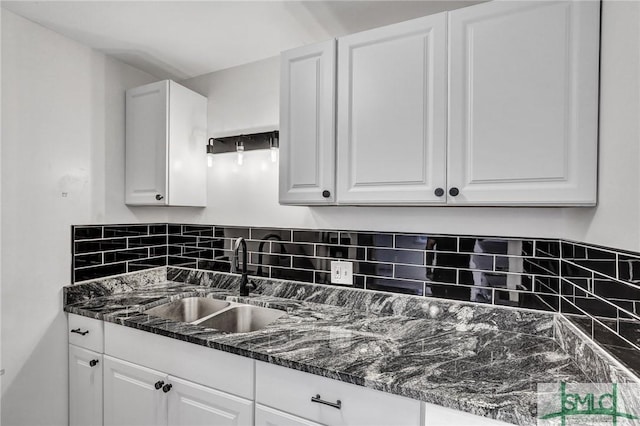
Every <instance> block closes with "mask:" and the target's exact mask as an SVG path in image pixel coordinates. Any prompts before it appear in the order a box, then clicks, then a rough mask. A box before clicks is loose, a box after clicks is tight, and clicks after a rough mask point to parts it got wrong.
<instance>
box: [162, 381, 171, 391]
mask: <svg viewBox="0 0 640 426" xmlns="http://www.w3.org/2000/svg"><path fill="white" fill-rule="evenodd" d="M172 387H173V385H172V384H171V383H167V384H166V385H164V386H163V387H162V392H164V393H167V392H169V391H170V390H171V388H172Z"/></svg>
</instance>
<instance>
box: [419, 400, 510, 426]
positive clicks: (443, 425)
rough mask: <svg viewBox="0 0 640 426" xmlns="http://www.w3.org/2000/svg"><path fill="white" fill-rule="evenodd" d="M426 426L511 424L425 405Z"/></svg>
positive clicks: (501, 425) (494, 425) (504, 425)
mask: <svg viewBox="0 0 640 426" xmlns="http://www.w3.org/2000/svg"><path fill="white" fill-rule="evenodd" d="M424 415H425V421H424V426H506V425H508V424H509V423H505V422H502V421H500V420H494V419H490V418H487V417H480V416H476V415H474V414H469V413H464V412H462V411H458V410H454V409H451V408H446V407H441V406H439V405H434V404H428V403H425V410H424Z"/></svg>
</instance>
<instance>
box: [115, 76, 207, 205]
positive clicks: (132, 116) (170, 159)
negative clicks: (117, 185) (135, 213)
mask: <svg viewBox="0 0 640 426" xmlns="http://www.w3.org/2000/svg"><path fill="white" fill-rule="evenodd" d="M126 115H127V117H126V153H125V162H126V166H125V173H126V179H125V182H126V183H125V194H126V196H125V201H126V203H127V204H129V205H167V206H194V207H204V206H206V202H207V166H206V140H207V139H206V138H207V98H205V97H204V96H201V95H199V94H198V93H195V92H193V91H192V90H189V89H187V88H186V87H183V86H181V85H179V84H177V83H175V82H173V81H170V80H164V81H160V82H157V83H152V84H147V85H144V86H141V87H136V88H134V89H129V90H127V95H126Z"/></svg>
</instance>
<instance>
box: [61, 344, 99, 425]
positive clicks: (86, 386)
mask: <svg viewBox="0 0 640 426" xmlns="http://www.w3.org/2000/svg"><path fill="white" fill-rule="evenodd" d="M69 425H70V426H99V425H102V354H99V353H96V352H93V351H89V350H86V349H82V348H79V347H77V346H74V345H69Z"/></svg>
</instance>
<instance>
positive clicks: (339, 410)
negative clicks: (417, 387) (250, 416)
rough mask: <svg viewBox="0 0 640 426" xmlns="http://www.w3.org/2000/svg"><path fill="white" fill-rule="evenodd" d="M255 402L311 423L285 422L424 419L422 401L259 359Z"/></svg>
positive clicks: (370, 423)
mask: <svg viewBox="0 0 640 426" xmlns="http://www.w3.org/2000/svg"><path fill="white" fill-rule="evenodd" d="M276 389H277V392H276V391H274V390H276ZM256 403H257V404H259V405H261V406H267V407H270V408H273V409H276V410H279V411H281V412H283V413H284V414H287V415H291V416H295V417H300V418H302V419H307V420H310V421H311V422H312V423H295V422H294V423H286V421H289V419H291V418H290V417H284V418H283V421H285V422H284V423H283V424H314V423H313V422H316V423H319V424H325V425H331V426H347V425H349V426H351V425H363V426H388V425H394V426H405V425H406V426H410V425H412V426H417V425H420V424H421V420H422V414H421V407H420V402H419V401H416V400H413V399H409V398H404V397H401V396H398V395H392V394H388V393H385V392H380V391H376V390H372V389H367V388H363V387H362V386H356V385H352V384H349V383H344V382H340V381H337V380H332V379H327V378H325V377H320V376H316V375H313V374H308V373H302V372H300V371H296V370H292V369H290V368H285V367H279V366H276V365H273V364H267V363H264V362H258V361H257V362H256ZM276 414H278V413H276ZM272 416H275V414H273V413H272ZM295 417H293V420H291V421H292V422H293V421H294V420H295ZM270 419H273V417H270ZM273 421H275V420H273ZM256 424H258V425H264V424H270V423H257V422H256ZM274 424H277V423H274Z"/></svg>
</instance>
